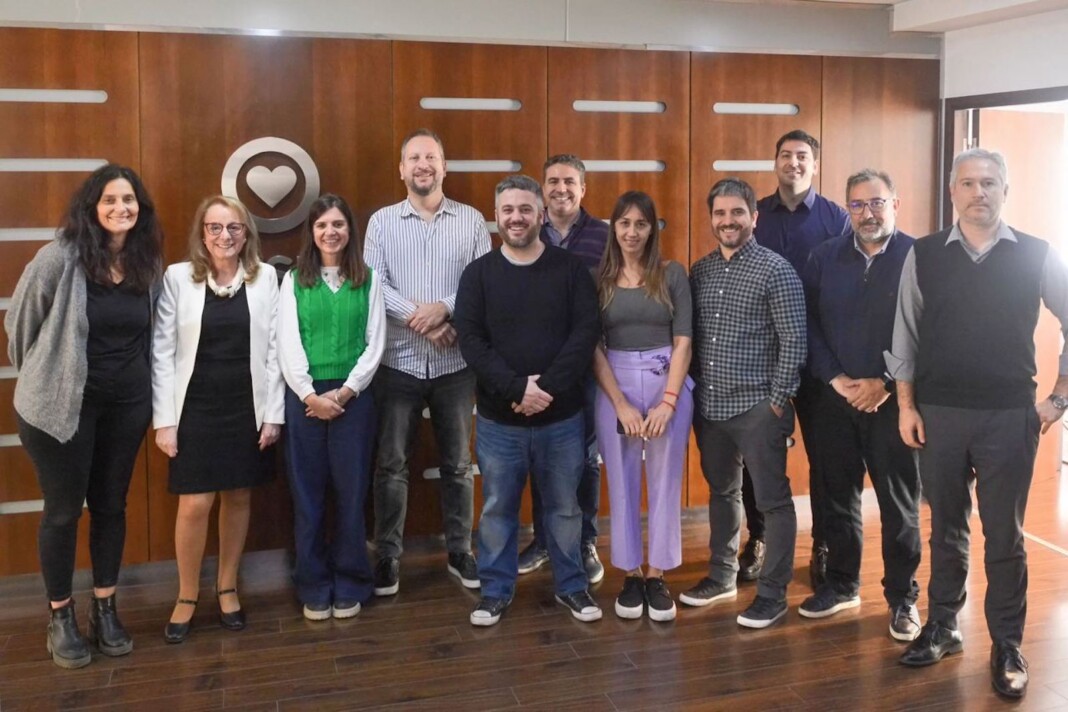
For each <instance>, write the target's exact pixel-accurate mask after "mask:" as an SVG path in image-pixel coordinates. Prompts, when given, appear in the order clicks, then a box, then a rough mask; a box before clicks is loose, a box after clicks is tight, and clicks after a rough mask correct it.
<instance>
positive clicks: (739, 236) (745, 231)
mask: <svg viewBox="0 0 1068 712" xmlns="http://www.w3.org/2000/svg"><path fill="white" fill-rule="evenodd" d="M721 230H737V231H738V232H737V233H736V234H735V236H733V237H731V238H730V239H724V238H723V237H722V236H721V235H720V231H721ZM715 233H716V239H717V240H719V244H720V245H722V246H723V247H727V248H729V249H732V250H733V249H734V248H736V247H740V246H742V245H744V244H745V243H746V241H747V240H749V238H750V237H752V236H753V228H752V227H748V228H743V227H742V226H741V225H738V224H732V225H724V226H723V227H721V228H717V229H716V230H715Z"/></svg>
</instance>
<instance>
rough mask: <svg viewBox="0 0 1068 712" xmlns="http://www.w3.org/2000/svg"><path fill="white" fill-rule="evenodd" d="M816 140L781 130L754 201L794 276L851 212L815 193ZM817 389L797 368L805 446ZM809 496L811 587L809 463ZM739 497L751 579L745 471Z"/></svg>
mask: <svg viewBox="0 0 1068 712" xmlns="http://www.w3.org/2000/svg"><path fill="white" fill-rule="evenodd" d="M819 159H820V143H819V141H817V140H816V139H815V138H814V137H812V136H810V135H809V134H808V133H806V132H805V131H802V130H800V129H795V130H794V131H791V132H789V133H787V134H784V135H783V136H782V137H781V138H780V139H779V140H778V142H777V143H776V144H775V176H776V178H778V180H779V188H778V190H776V191H775V192H774V193H772V194H771V195H769V196H767V197H765V198H763V199H761V200H760V202H758V203H757V212H758V213H759V214H760V221H759V222H758V223H757V227H756V233H755V236H756V241H757V243H759V244H760V245H761V246H763V247H766V248H768V249H769V250H772V251H774V252H777V253H779V254H780V255H782V256H783V257H785V258H786V259H787V261H788V262H789V263H790V264H791V265H792V266H793V268H794V270H795V271H796V272H797V274H798V275H800V274H801V272H802V271H803V270H804V268H805V263H806V262H808V256H809V254H810V253H811V252H812V250H813V248H815V247H816V246H817V245H819V244H821V243H823V242H826V241H827V240H829V239H831V238H832V237H837V236H839V235H841V234H843V233H845V232H846V230H847V229H848V227H849V216H848V215H847V214H846V211H845V210H843V209H842V208H841V206H839V205H837V204H835V203H834V202H832V201H830V200H828V199H827V198H824V197H823V196H822V195H819V194H818V193H816V191H815V189H814V188H813V187H812V179H813V178H814V177H815V176H816V175H817V174H818V173H819V167H820V163H819ZM818 391H819V384H818V382H817V381H816V380H815V379H814V378H812V376H811V375H809V374H808V373H807V371H806V370H802V372H801V386H800V388H799V389H798V391H797V398H796V399H795V404H796V406H797V421H798V423H799V424H800V425H801V435H802V436H803V437H804V439H805V447H806V448H807V447H808V444H809V441H810V440H811V438H812V434H811V425H810V423H811V418H810V417H809V415H810V413H811V410H812V408H811V407H810V406H811V401H812V399H813V398H814V397H815V394H816V393H818ZM809 472H810V474H809V500H810V502H811V504H812V562H811V565H810V568H809V573H810V577H811V580H812V588H813V589H815V588H817V587H818V585H819V584H820V583H822V581H823V573H824V571H825V569H826V563H827V546H826V536H825V535H824V533H823V525H822V518H823V517H822V508H821V503H822V491H823V483H822V480H821V478H820V476H819V470H818V468H817V467H816V466H815V465H814V464H812V462H811V458H810V467H809ZM742 501H743V502H744V504H745V520H746V526H747V528H748V529H749V541H747V542H746V544H745V548H744V549H743V550H742V554H741V558H740V561H739V564H740V569H739V573H738V578H739V579H741V580H743V581H751V580H755V579H757V578H759V576H760V569H761V567H762V566H763V560H764V551H765V547H764V518H763V517H762V516H761V514H760V512H759V511H758V510H757V506H756V499H755V497H754V496H753V485H752V481H751V479H750V478H749V473H748V470H747V471H746V472H745V477H744V478H743V480H742Z"/></svg>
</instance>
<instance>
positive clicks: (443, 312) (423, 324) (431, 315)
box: [408, 302, 456, 349]
mask: <svg viewBox="0 0 1068 712" xmlns="http://www.w3.org/2000/svg"><path fill="white" fill-rule="evenodd" d="M414 304H415V311H414V312H412V315H411V316H410V317H408V328H410V329H411V330H412V331H414V332H416V333H417V334H422V335H423V336H425V337H426V338H427V339H429V340H430V343H432V344H434V346H436V347H438V348H439V349H447V348H449V347H450V346H452V345H453V344H455V343H456V329H455V328H453V326H452V324H450V323H449V322H448V321H446V319H448V318H449V310H448V308H446V306H445V305H444V304H443V303H441V302H431V303H430V304H423V303H422V302H414Z"/></svg>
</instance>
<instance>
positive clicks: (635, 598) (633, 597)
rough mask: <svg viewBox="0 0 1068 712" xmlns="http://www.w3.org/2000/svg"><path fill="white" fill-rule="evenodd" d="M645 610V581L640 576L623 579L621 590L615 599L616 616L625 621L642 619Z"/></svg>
mask: <svg viewBox="0 0 1068 712" xmlns="http://www.w3.org/2000/svg"><path fill="white" fill-rule="evenodd" d="M644 610H645V581H644V580H643V579H642V577H641V576H628V577H627V578H625V579H623V590H622V591H620V592H619V595H618V596H617V597H616V615H617V616H619V617H620V618H626V619H627V620H635V619H636V618H641V617H642V612H643V611H644Z"/></svg>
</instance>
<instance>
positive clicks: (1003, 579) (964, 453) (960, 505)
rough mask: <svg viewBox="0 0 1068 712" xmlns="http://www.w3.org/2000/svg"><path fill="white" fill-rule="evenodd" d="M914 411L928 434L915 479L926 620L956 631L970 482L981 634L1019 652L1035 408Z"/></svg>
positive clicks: (964, 565)
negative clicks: (921, 502)
mask: <svg viewBox="0 0 1068 712" xmlns="http://www.w3.org/2000/svg"><path fill="white" fill-rule="evenodd" d="M919 408H920V415H921V416H923V423H924V427H925V429H926V434H927V444H926V445H924V447H923V449H922V450H920V478H921V480H922V482H923V493H924V497H925V498H926V499H927V502H928V504H930V505H931V582H930V584H928V587H927V596H928V598H929V599H930V602H929V603H930V605H929V608H928V612H927V617H928V620H934V621H939V622H940V623H942V624H943V625H945V626H947V627H949V628H956V627H957V613H959V612H960V609H961V607H962V606H963V605H964V599H965V588H964V586H965V582H966V581H967V578H968V540H969V538H970V534H971V530H970V528H969V524H968V518H969V516H971V512H972V493H971V486H972V484H973V483H974V485H975V494H976V499H977V500H978V502H979V521H981V522H982V524H983V538H984V546H985V550H984V556H983V564H984V565H985V567H986V581H987V583H986V601H985V612H986V625H987V629H988V630H989V631H990V637H991V639H992V640H993V641H994V642H995V643H1008V644H1010V645H1016V646H1019V645H1020V642H1021V640H1022V639H1023V627H1024V619H1025V618H1026V617H1027V553H1026V552H1025V551H1024V538H1023V521H1024V513H1025V511H1026V510H1027V494H1028V491H1029V490H1030V489H1031V475H1032V471H1033V470H1034V466H1035V454H1036V453H1037V452H1038V435H1039V426H1040V421H1039V419H1038V414H1037V413H1036V412H1035V409H1034V406H1028V407H1025V408H1013V409H1007V410H972V409H968V408H951V407H947V406H934V405H923V404H921V405H920V406H919Z"/></svg>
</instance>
